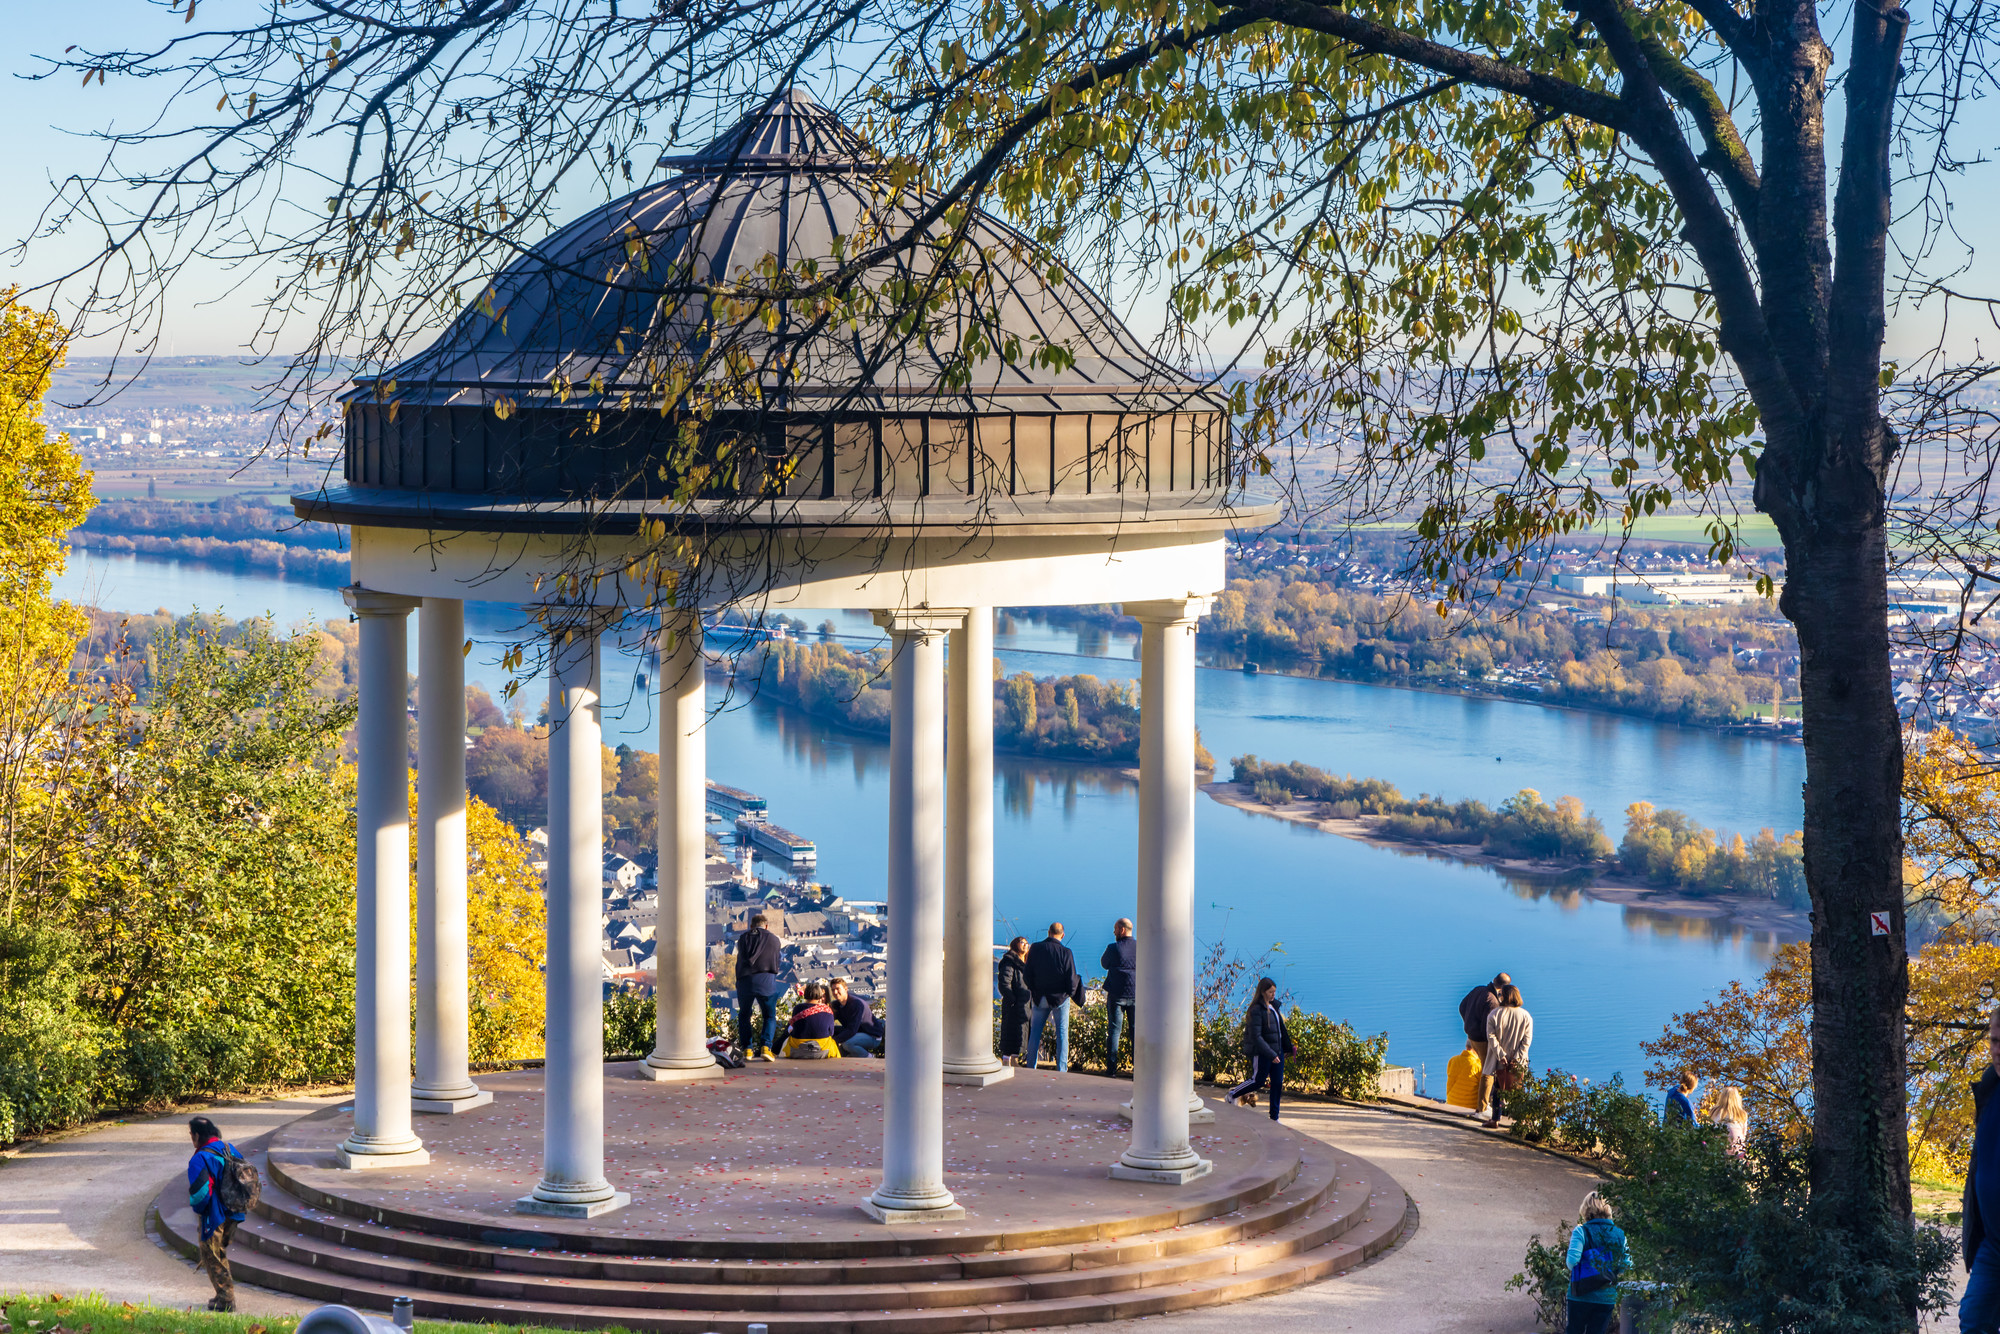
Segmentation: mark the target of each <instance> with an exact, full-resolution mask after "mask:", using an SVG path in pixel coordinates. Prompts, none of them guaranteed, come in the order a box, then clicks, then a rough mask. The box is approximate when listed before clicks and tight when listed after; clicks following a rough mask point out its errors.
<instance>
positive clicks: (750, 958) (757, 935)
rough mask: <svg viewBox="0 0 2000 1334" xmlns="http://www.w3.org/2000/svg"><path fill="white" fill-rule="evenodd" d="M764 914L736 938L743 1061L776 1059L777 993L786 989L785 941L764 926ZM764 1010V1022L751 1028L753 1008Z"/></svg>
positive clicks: (738, 1020)
mask: <svg viewBox="0 0 2000 1334" xmlns="http://www.w3.org/2000/svg"><path fill="white" fill-rule="evenodd" d="M765 920H766V919H765V917H764V914H763V913H758V914H756V915H755V916H753V917H752V918H751V919H750V929H749V930H747V931H745V932H744V933H743V934H742V935H740V936H738V937H737V938H736V1045H737V1046H738V1047H740V1048H741V1049H742V1052H743V1059H744V1060H746V1061H750V1060H757V1059H762V1060H766V1061H769V1060H775V1059H776V1058H775V1057H773V1056H772V1055H771V1043H772V1042H773V1041H774V1040H775V1039H776V1038H777V1035H778V1002H777V996H778V993H779V992H780V991H782V990H784V984H783V982H781V981H780V980H779V971H780V970H781V969H783V967H784V966H785V962H784V942H783V941H781V940H779V939H778V937H777V936H776V935H775V934H773V933H772V932H771V930H770V929H769V928H768V927H767V926H766V925H765ZM753 1008H754V1009H761V1010H762V1011H763V1014H762V1018H763V1023H762V1024H760V1025H758V1026H757V1027H755V1028H753V1027H751V1023H750V1019H751V1011H752V1009H753Z"/></svg>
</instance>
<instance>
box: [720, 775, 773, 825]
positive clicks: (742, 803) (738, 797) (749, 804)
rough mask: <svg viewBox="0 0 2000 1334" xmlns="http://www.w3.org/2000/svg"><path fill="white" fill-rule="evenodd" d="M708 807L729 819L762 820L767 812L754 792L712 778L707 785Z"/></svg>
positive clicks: (764, 805)
mask: <svg viewBox="0 0 2000 1334" xmlns="http://www.w3.org/2000/svg"><path fill="white" fill-rule="evenodd" d="M708 808H709V809H710V810H712V811H714V812H715V813H716V814H717V815H720V816H723V817H725V818H727V819H731V820H762V819H764V818H765V817H766V816H767V814H768V813H769V808H768V807H767V806H766V804H765V801H764V799H763V798H762V797H760V796H758V795H757V794H756V793H755V792H745V791H744V790H743V789H742V788H740V787H730V786H728V785H727V784H724V783H717V782H714V781H713V780H711V781H710V782H709V785H708Z"/></svg>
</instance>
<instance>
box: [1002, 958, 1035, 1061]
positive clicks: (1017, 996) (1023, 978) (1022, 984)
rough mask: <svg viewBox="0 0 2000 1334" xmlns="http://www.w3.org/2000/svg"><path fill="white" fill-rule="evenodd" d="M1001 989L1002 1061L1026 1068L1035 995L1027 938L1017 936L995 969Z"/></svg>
mask: <svg viewBox="0 0 2000 1334" xmlns="http://www.w3.org/2000/svg"><path fill="white" fill-rule="evenodd" d="M993 970H994V973H995V975H996V976H995V982H996V984H997V985H998V987H999V989H1000V1058H1001V1059H1002V1060H1012V1061H1013V1062H1014V1064H1016V1065H1026V1064H1027V1060H1028V1058H1027V1056H1026V1055H1025V1052H1026V1049H1027V1045H1028V1009H1029V1007H1030V1006H1032V1005H1033V1004H1034V1003H1035V996H1034V993H1033V992H1032V991H1030V990H1029V989H1028V938H1027V937H1026V936H1016V937H1014V939H1013V940H1012V941H1010V942H1008V945H1007V952H1006V953H1005V954H1003V955H1001V956H1000V961H999V962H998V963H996V964H995V965H994V966H993Z"/></svg>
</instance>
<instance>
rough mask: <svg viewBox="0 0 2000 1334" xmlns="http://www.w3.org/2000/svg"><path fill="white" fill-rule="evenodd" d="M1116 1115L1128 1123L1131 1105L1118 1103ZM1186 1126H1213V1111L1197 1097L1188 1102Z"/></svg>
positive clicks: (1130, 1117) (1130, 1115) (1130, 1116)
mask: <svg viewBox="0 0 2000 1334" xmlns="http://www.w3.org/2000/svg"><path fill="white" fill-rule="evenodd" d="M1118 1115H1120V1116H1122V1117H1124V1118H1125V1119H1126V1120H1127V1121H1130V1120H1131V1119H1132V1104H1131V1103H1129V1102H1121V1103H1119V1104H1118ZM1188 1124H1189V1125H1191V1126H1212V1125H1214V1124H1215V1109H1214V1108H1213V1107H1210V1106H1209V1105H1208V1104H1207V1103H1205V1102H1203V1101H1202V1100H1201V1099H1200V1098H1199V1097H1196V1098H1193V1099H1190V1100H1189V1102H1188Z"/></svg>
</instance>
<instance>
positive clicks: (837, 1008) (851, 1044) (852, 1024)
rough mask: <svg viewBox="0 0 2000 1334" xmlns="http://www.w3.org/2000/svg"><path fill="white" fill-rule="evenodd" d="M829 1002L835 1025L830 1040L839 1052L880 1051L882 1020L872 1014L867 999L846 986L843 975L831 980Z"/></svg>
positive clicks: (867, 1054)
mask: <svg viewBox="0 0 2000 1334" xmlns="http://www.w3.org/2000/svg"><path fill="white" fill-rule="evenodd" d="M829 1004H831V1006H832V1007H833V1018H834V1025H835V1027H834V1030H833V1040H834V1042H836V1043H838V1044H839V1046H840V1050H841V1052H842V1053H843V1054H845V1055H848V1056H873V1055H874V1054H875V1053H876V1052H878V1051H881V1050H882V1021H881V1020H879V1019H877V1018H876V1017H875V1012H874V1011H873V1010H872V1009H871V1008H869V1005H868V1002H867V1001H865V1000H862V999H861V997H859V996H857V995H855V994H854V993H853V991H851V990H850V989H849V988H848V985H847V979H846V978H844V977H836V978H834V979H833V987H832V999H831V1001H830V1002H829Z"/></svg>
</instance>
